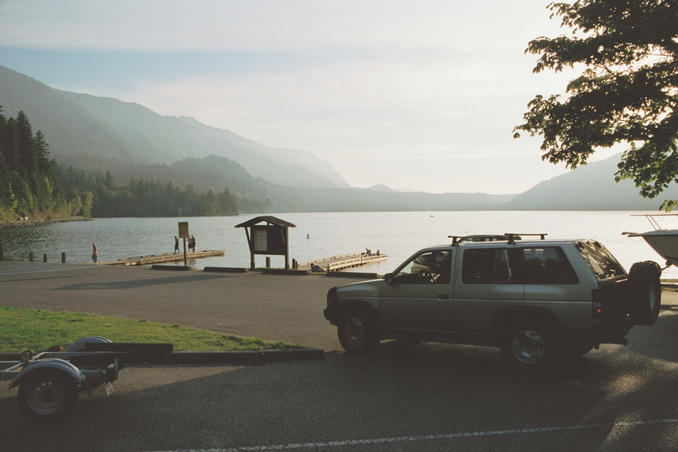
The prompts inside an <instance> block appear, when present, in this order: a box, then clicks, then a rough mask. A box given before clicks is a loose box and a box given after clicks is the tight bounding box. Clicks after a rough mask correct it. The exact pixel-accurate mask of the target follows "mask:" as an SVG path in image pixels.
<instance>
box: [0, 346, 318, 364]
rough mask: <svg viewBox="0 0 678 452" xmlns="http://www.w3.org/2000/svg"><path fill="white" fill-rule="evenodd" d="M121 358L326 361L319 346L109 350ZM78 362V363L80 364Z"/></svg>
mask: <svg viewBox="0 0 678 452" xmlns="http://www.w3.org/2000/svg"><path fill="white" fill-rule="evenodd" d="M113 354H115V355H116V356H115V358H117V359H120V360H121V361H123V362H124V364H125V365H129V364H267V363H274V362H291V361H322V360H324V359H325V352H324V351H322V350H320V349H317V348H295V349H290V350H260V351H246V350H245V351H232V352H172V353H149V352H128V353H115V352H112V353H110V352H109V353H107V354H106V358H108V359H110V358H111V355H113ZM20 359H21V354H20V353H0V361H19V360H20ZM76 365H77V364H76Z"/></svg>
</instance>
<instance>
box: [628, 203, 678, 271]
mask: <svg viewBox="0 0 678 452" xmlns="http://www.w3.org/2000/svg"><path fill="white" fill-rule="evenodd" d="M638 216H643V217H645V218H647V220H648V221H649V222H650V224H651V225H652V227H653V228H654V230H653V231H648V232H623V234H624V235H627V236H629V237H642V238H643V239H645V241H646V242H647V244H648V245H650V246H651V247H652V248H653V249H654V250H655V251H656V252H657V253H659V254H660V255H661V256H663V257H664V259H666V265H675V266H677V267H678V229H663V228H662V227H661V226H660V225H659V223H658V222H657V220H656V218H655V217H667V216H674V217H675V216H678V214H672V213H665V214H647V215H638Z"/></svg>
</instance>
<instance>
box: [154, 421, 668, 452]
mask: <svg viewBox="0 0 678 452" xmlns="http://www.w3.org/2000/svg"><path fill="white" fill-rule="evenodd" d="M666 424H678V419H653V420H647V421H619V422H608V423H600V424H577V425H559V426H553V427H534V428H517V429H507V430H488V431H479V432H462V433H444V434H439V435H416V436H395V437H390V438H372V439H347V440H341V441H320V442H312V443H290V444H271V445H264V446H244V447H229V448H225V449H173V450H163V451H152V452H260V451H269V450H292V449H317V448H321V447H324V448H330V447H344V446H369V445H379V444H389V443H404V442H413V441H431V440H441V439H463V438H483V437H490V436H504V435H523V434H526V433H550V432H567V431H576V430H593V429H597V428H609V427H613V428H614V427H636V426H644V425H666ZM147 452H151V451H147Z"/></svg>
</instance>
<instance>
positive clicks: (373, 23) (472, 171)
mask: <svg viewBox="0 0 678 452" xmlns="http://www.w3.org/2000/svg"><path fill="white" fill-rule="evenodd" d="M549 2H550V0H548V1H542V0H515V1H506V0H501V1H500V0H487V1H478V2H470V1H468V0H466V1H457V0H446V1H426V0H418V1H416V2H414V1H394V0H379V1H376V0H375V1H371V0H361V1H351V0H340V1H323V0H308V1H306V0H300V1H292V0H290V1H284V0H278V1H274V0H269V1H257V0H243V1H225V0H222V1H216V0H215V1H195V0H192V1H167V0H162V1H138V0H133V1H120V0H116V1H93V0H82V1H58V2H55V1H31V0H16V1H15V0H0V64H2V65H5V66H8V67H10V68H12V69H15V70H17V71H19V72H22V73H24V74H27V75H29V76H32V77H35V78H37V79H39V80H40V81H43V82H45V83H47V84H48V85H50V86H53V87H56V88H61V89H66V90H70V91H78V92H86V93H90V94H95V95H100V96H106V97H115V98H118V99H121V100H125V101H131V102H137V103H140V104H142V105H145V106H147V107H149V108H151V109H153V110H155V111H157V112H159V113H161V114H164V115H178V116H192V117H194V118H196V119H198V120H199V121H202V122H204V123H206V124H209V125H212V126H216V127H221V128H225V129H229V130H231V131H233V132H235V133H238V134H240V135H243V136H245V137H247V138H250V139H253V140H255V141H258V142H260V143H262V144H265V145H267V146H272V147H285V148H296V149H306V150H309V151H312V152H314V153H315V154H316V155H318V156H319V157H321V158H323V159H325V160H327V161H329V162H330V163H332V165H334V167H335V168H336V169H337V171H339V173H341V174H342V176H344V178H345V179H346V180H347V181H348V182H349V183H350V184H351V185H354V186H360V187H365V186H371V185H374V184H377V183H380V184H385V185H388V186H390V187H394V188H405V189H416V190H422V191H429V192H490V193H514V192H519V191H523V190H526V189H528V188H530V187H531V186H533V185H534V184H536V183H538V182H539V181H541V180H544V179H548V178H549V177H552V176H554V175H556V174H560V173H563V172H564V171H565V170H564V167H562V166H553V165H551V164H548V163H544V162H542V161H541V158H540V155H541V154H540V152H539V144H540V141H539V140H538V139H536V138H529V137H524V138H521V139H519V140H514V139H513V138H512V129H513V127H514V126H515V125H516V124H518V123H520V122H521V119H522V114H523V113H524V111H525V109H526V104H527V102H528V101H529V100H530V99H532V97H533V96H534V95H535V94H537V93H543V94H549V93H552V92H562V90H563V88H564V85H565V83H566V81H567V80H568V79H569V78H571V77H572V75H571V74H551V73H548V74H539V75H534V74H532V72H531V71H532V67H533V66H534V62H535V60H536V57H534V56H532V55H525V54H524V53H523V52H524V49H525V47H526V46H527V43H528V41H529V40H531V39H533V38H535V37H537V36H541V35H546V36H555V35H558V34H561V33H562V32H563V31H562V30H561V29H560V27H559V24H560V23H559V21H556V20H550V19H549V11H547V10H546V9H545V6H546V5H547V4H548V3H549ZM0 104H1V100H0ZM607 155H610V154H609V153H607V154H602V156H607Z"/></svg>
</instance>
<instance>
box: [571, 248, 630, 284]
mask: <svg viewBox="0 0 678 452" xmlns="http://www.w3.org/2000/svg"><path fill="white" fill-rule="evenodd" d="M575 246H576V247H577V249H578V250H579V253H581V256H582V257H583V258H584V260H585V261H586V263H587V264H588V266H589V268H590V269H591V271H592V272H593V274H595V275H596V278H598V279H606V278H614V277H617V276H626V271H624V267H622V266H621V264H620V263H619V262H617V259H615V258H614V257H613V256H612V254H610V252H609V251H608V250H607V248H605V247H604V246H603V245H601V244H600V243H598V242H595V241H586V242H577V243H575Z"/></svg>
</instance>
